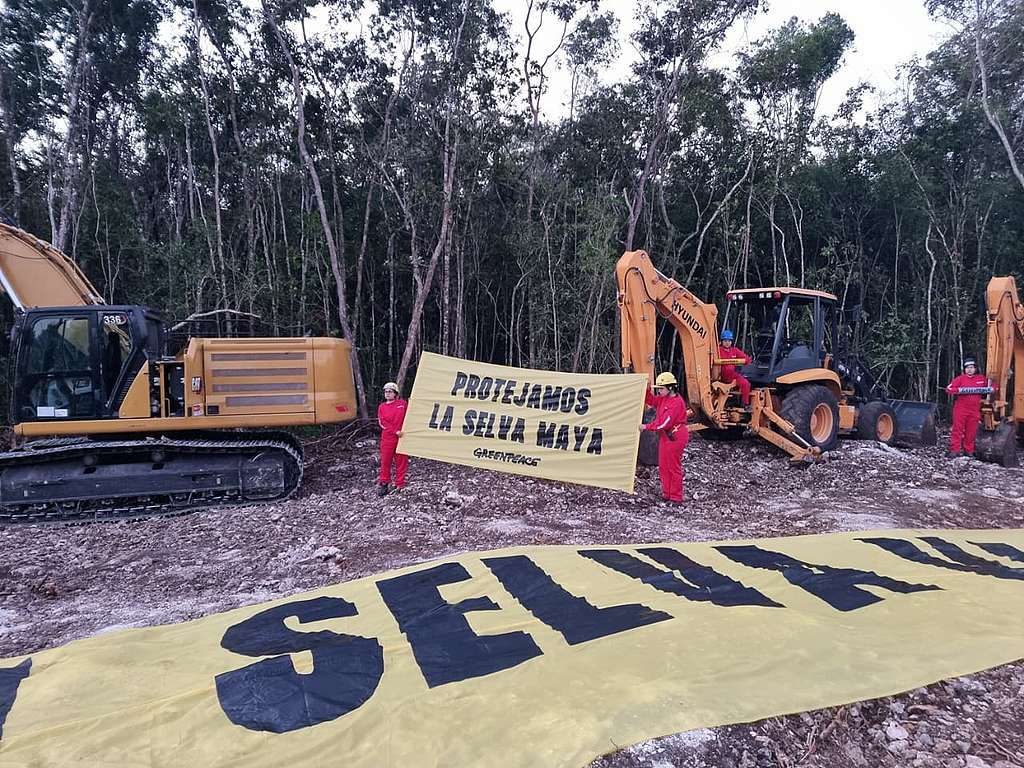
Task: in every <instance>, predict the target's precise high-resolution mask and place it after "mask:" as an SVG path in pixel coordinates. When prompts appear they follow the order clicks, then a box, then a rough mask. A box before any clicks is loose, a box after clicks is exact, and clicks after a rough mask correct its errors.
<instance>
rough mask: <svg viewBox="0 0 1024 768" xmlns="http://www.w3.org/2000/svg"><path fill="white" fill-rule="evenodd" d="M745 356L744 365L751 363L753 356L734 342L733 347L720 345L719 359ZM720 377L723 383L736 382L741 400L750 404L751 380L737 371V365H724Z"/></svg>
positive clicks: (733, 358)
mask: <svg viewBox="0 0 1024 768" xmlns="http://www.w3.org/2000/svg"><path fill="white" fill-rule="evenodd" d="M741 357H742V358H743V361H744V365H746V364H747V363H750V362H751V360H753V358H752V357H751V356H750V355H748V354H747V353H746V352H744V351H743V350H742V349H740V348H739V347H737V346H736V345H735V344H733V345H732V346H731V347H725V346H722V345H721V344H719V345H718V359H719V360H736V359H738V358H741ZM719 379H720V380H721V381H722V383H723V384H732V383H733V382H736V386H737V388H738V389H739V391H740V402H741V403H743V405H745V406H746V405H750V382H749V381H747V379H746V377H745V376H744V375H743V374H741V373H737V372H736V366H735V365H723V366H722V373H721V375H720V376H719Z"/></svg>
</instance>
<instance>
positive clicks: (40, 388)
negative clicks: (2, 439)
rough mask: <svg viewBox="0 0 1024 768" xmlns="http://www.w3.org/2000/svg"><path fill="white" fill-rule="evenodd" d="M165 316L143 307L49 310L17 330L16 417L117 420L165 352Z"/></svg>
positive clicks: (33, 313) (25, 317)
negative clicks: (144, 372) (146, 369)
mask: <svg viewBox="0 0 1024 768" xmlns="http://www.w3.org/2000/svg"><path fill="white" fill-rule="evenodd" d="M162 338H163V330H162V323H161V321H160V317H159V316H158V315H157V314H156V313H154V312H152V311H151V310H148V309H146V308H145V307H138V306H110V305H90V306H79V307H48V308H45V309H31V310H28V311H27V312H22V313H19V314H18V316H17V318H16V320H15V325H14V329H13V331H12V342H13V343H12V354H11V359H12V361H13V363H14V365H15V366H16V370H15V375H14V376H13V377H12V381H13V382H15V384H14V391H13V392H12V397H11V421H12V423H14V424H20V423H24V422H35V421H63V420H76V421H77V420H85V419H110V418H117V416H118V409H119V408H120V405H121V402H122V401H123V399H124V397H125V394H126V393H127V391H128V387H129V386H130V385H131V383H132V381H134V379H135V377H136V375H137V374H138V372H139V370H140V369H141V367H142V366H143V365H144V364H145V362H146V360H147V359H154V358H155V357H157V356H158V355H159V352H160V348H161V345H162Z"/></svg>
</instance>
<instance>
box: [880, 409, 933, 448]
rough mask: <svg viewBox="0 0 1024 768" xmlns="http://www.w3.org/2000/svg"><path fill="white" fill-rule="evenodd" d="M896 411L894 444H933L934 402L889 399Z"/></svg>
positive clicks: (915, 445)
mask: <svg viewBox="0 0 1024 768" xmlns="http://www.w3.org/2000/svg"><path fill="white" fill-rule="evenodd" d="M889 405H891V406H892V408H893V410H894V411H895V412H896V439H895V440H894V441H893V442H894V443H895V444H896V445H901V446H904V447H907V448H914V447H917V446H927V445H935V444H936V443H937V442H938V435H937V434H936V433H935V407H936V406H935V403H923V402H921V401H920V400H890V401H889Z"/></svg>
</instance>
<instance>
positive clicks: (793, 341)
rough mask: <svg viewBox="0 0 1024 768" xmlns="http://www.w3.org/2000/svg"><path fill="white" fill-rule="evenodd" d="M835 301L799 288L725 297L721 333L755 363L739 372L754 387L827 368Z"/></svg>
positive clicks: (758, 291)
mask: <svg viewBox="0 0 1024 768" xmlns="http://www.w3.org/2000/svg"><path fill="white" fill-rule="evenodd" d="M836 301H837V300H836V297H835V296H833V295H832V294H830V293H822V292H821V291H808V290H803V289H797V288H757V289H748V290H739V291H730V292H729V293H728V294H727V295H726V308H725V315H724V317H723V318H722V327H723V328H730V329H732V330H733V332H734V333H735V334H736V344H737V346H738V347H740V348H741V349H743V350H744V351H745V352H747V353H748V354H749V355H750V356H751V357H753V358H754V360H753V362H752V363H750V364H749V365H746V366H743V367H742V368H741V369H740V372H741V373H742V374H743V375H744V376H746V378H747V379H749V380H750V383H751V384H753V385H755V386H769V385H773V384H775V383H777V381H778V379H779V377H780V376H786V375H788V374H794V373H798V372H800V371H806V370H808V369H812V368H829V367H830V362H831V356H830V352H831V347H832V343H833V340H834V339H835V338H836V332H837V329H836V319H835V307H836Z"/></svg>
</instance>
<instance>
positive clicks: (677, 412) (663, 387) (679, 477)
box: [640, 373, 690, 504]
mask: <svg viewBox="0 0 1024 768" xmlns="http://www.w3.org/2000/svg"><path fill="white" fill-rule="evenodd" d="M645 403H646V404H647V406H649V407H652V408H654V409H656V413H655V416H654V420H653V421H652V422H650V423H649V424H641V425H640V431H641V432H643V431H645V430H646V431H648V432H657V433H658V437H659V440H658V475H659V476H660V477H661V494H662V496H664V497H665V500H666V501H668V502H671V503H675V504H682V503H683V451H684V450H685V449H686V444H687V443H688V442H690V430H688V429H687V428H686V400H684V399H683V396H682V395H680V394H679V389H678V383H677V382H676V377H675V376H673V375H672V374H671V373H662V374H659V375H658V378H657V379H655V380H654V391H653V392H652V391H651V390H650V389H648V390H647V395H646V399H645Z"/></svg>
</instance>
